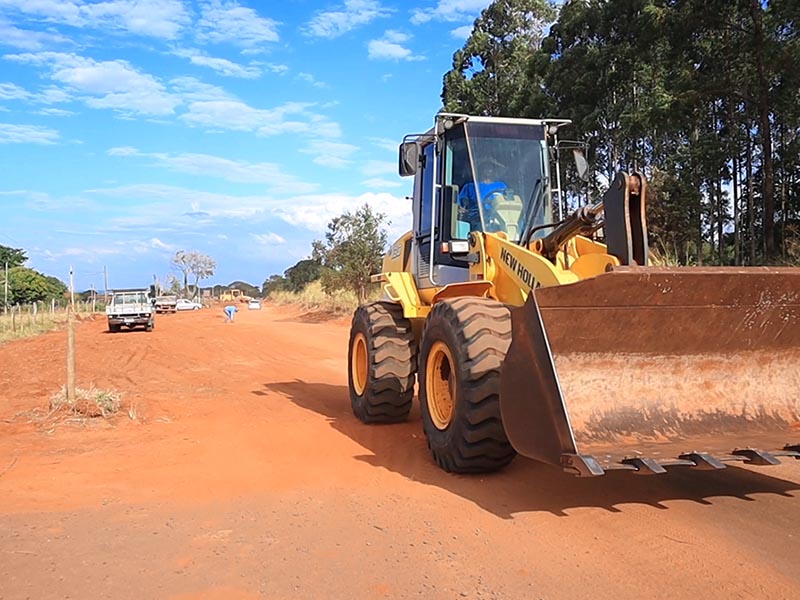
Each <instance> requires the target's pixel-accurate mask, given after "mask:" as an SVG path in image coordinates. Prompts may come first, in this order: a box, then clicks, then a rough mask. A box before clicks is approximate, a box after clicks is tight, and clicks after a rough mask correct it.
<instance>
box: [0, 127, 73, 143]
mask: <svg viewBox="0 0 800 600" xmlns="http://www.w3.org/2000/svg"><path fill="white" fill-rule="evenodd" d="M58 138H59V135H58V132H57V131H56V130H54V129H49V128H47V127H40V126H38V125H14V124H11V123H0V144H43V145H50V144H55V143H56V142H57V141H58Z"/></svg>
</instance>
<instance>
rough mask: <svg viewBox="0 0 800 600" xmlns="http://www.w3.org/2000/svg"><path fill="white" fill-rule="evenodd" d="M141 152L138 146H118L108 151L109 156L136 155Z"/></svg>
mask: <svg viewBox="0 0 800 600" xmlns="http://www.w3.org/2000/svg"><path fill="white" fill-rule="evenodd" d="M138 154H139V151H138V150H137V149H136V148H131V147H130V146H118V147H116V148H111V149H110V150H109V151H108V155H109V156H136V155H138Z"/></svg>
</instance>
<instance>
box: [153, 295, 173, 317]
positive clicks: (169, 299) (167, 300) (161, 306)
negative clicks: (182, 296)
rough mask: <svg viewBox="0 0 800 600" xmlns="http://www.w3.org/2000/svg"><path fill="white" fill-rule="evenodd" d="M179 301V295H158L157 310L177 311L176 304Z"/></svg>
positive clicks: (159, 311) (163, 311) (165, 311)
mask: <svg viewBox="0 0 800 600" xmlns="http://www.w3.org/2000/svg"><path fill="white" fill-rule="evenodd" d="M177 302H178V297H177V296H158V297H157V298H156V312H157V313H172V312H175V305H176V304H177Z"/></svg>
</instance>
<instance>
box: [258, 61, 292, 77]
mask: <svg viewBox="0 0 800 600" xmlns="http://www.w3.org/2000/svg"><path fill="white" fill-rule="evenodd" d="M264 66H265V67H266V68H267V69H268V70H269V71H271V72H272V73H276V74H278V75H284V74H286V73H287V72H288V71H289V67H287V66H286V65H276V64H274V63H265V64H264Z"/></svg>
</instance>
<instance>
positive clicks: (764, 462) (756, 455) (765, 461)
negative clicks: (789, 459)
mask: <svg viewBox="0 0 800 600" xmlns="http://www.w3.org/2000/svg"><path fill="white" fill-rule="evenodd" d="M732 454H733V455H734V456H743V457H744V458H746V459H747V460H745V463H744V464H746V465H759V466H768V465H779V464H781V461H779V460H778V459H777V458H775V456H773V455H772V454H770V453H769V452H764V451H763V450H757V449H755V448H740V449H737V450H734V451H733V453H732Z"/></svg>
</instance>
